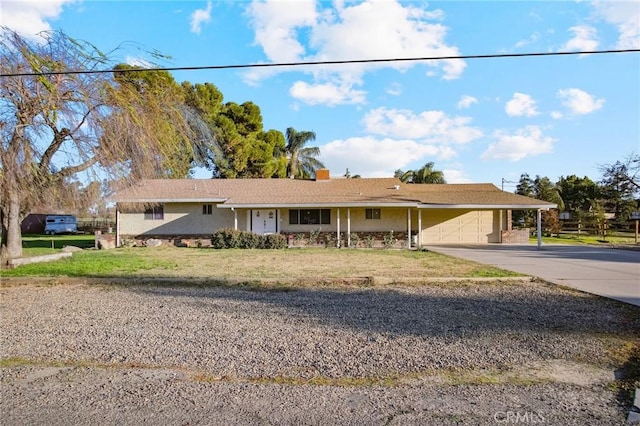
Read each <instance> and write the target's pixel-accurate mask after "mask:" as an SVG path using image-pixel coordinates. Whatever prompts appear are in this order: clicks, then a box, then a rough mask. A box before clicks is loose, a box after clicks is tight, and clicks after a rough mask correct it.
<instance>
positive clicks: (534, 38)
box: [516, 32, 540, 47]
mask: <svg viewBox="0 0 640 426" xmlns="http://www.w3.org/2000/svg"><path fill="white" fill-rule="evenodd" d="M539 39H540V34H539V33H537V32H536V33H533V34H531V36H530V37H529V38H528V39H526V40H520V41H519V42H517V43H516V47H524V46H527V45H529V44H533V43H535V42H536V41H538V40H539Z"/></svg>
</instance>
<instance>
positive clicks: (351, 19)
mask: <svg viewBox="0 0 640 426" xmlns="http://www.w3.org/2000/svg"><path fill="white" fill-rule="evenodd" d="M247 15H248V16H249V18H250V22H251V26H252V28H253V29H254V31H255V43H256V45H258V46H260V47H261V48H262V49H263V51H264V53H265V55H266V57H267V59H268V61H271V62H297V61H342V60H344V61H348V60H354V59H358V60H361V59H384V58H391V59H397V58H417V57H434V56H459V55H460V54H459V51H458V49H457V48H456V47H455V46H450V45H448V44H447V43H446V42H445V36H446V34H447V27H445V26H444V25H442V24H441V22H440V21H441V20H442V18H443V16H444V15H443V13H442V11H439V10H435V11H434V10H426V6H417V5H415V4H412V3H410V4H406V5H402V4H400V3H399V2H397V1H396V0H384V1H379V0H365V1H363V2H361V3H358V4H352V3H350V2H344V1H336V2H334V3H332V4H329V3H328V2H316V1H314V0H300V1H295V2H283V1H278V0H254V1H253V2H252V3H251V4H250V6H248V7H247ZM420 65H422V66H426V67H428V68H429V69H430V70H433V71H437V73H435V75H439V76H441V77H442V78H443V79H455V78H458V77H460V75H461V74H462V72H463V71H464V69H465V67H466V63H465V62H464V61H463V60H461V59H450V60H440V61H438V60H429V61H420V62H418V61H405V62H402V61H400V62H385V63H357V64H348V65H347V64H341V65H325V66H314V67H309V68H306V69H305V68H300V67H297V68H295V72H303V73H307V74H309V75H310V76H311V78H312V80H313V81H312V82H309V84H310V85H316V84H325V83H326V82H331V83H332V84H334V85H337V86H340V87H345V82H346V83H348V84H361V80H362V76H363V74H364V73H365V72H367V71H370V70H375V69H380V68H394V69H397V70H399V71H405V70H407V69H409V68H412V67H416V66H420ZM271 71H272V72H271V73H256V72H249V73H247V74H245V78H247V79H249V81H250V82H253V83H255V82H256V81H257V80H258V79H260V78H266V77H268V76H269V75H273V73H274V72H288V71H289V72H290V71H291V69H288V70H287V69H284V68H278V69H277V70H271ZM357 82H360V83H357Z"/></svg>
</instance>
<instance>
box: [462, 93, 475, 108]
mask: <svg viewBox="0 0 640 426" xmlns="http://www.w3.org/2000/svg"><path fill="white" fill-rule="evenodd" d="M477 103H478V99H477V98H474V97H473V96H469V95H464V96H463V97H462V98H460V100H459V101H458V105H457V106H458V109H466V108H469V107H470V106H471V105H473V104H477Z"/></svg>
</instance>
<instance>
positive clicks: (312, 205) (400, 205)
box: [217, 203, 418, 209]
mask: <svg viewBox="0 0 640 426" xmlns="http://www.w3.org/2000/svg"><path fill="white" fill-rule="evenodd" d="M417 206H418V205H417V204H416V203H393V204H391V203H286V204H233V203H231V204H228V203H224V204H218V206H217V207H218V208H220V209H231V208H233V209H314V208H315V209H317V208H332V207H335V208H358V207H379V208H382V207H389V208H407V207H408V208H416V207H417Z"/></svg>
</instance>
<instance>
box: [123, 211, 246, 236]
mask: <svg viewBox="0 0 640 426" xmlns="http://www.w3.org/2000/svg"><path fill="white" fill-rule="evenodd" d="M245 226H246V221H243V220H241V219H240V215H239V217H238V227H239V229H245ZM232 227H233V212H232V211H231V210H230V209H219V208H217V207H216V205H215V204H214V205H213V209H212V214H210V215H205V214H202V204H199V203H167V204H164V219H162V220H155V219H145V214H144V212H126V211H121V212H120V223H119V232H120V235H210V234H212V233H213V232H214V231H215V230H216V229H220V228H232Z"/></svg>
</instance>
